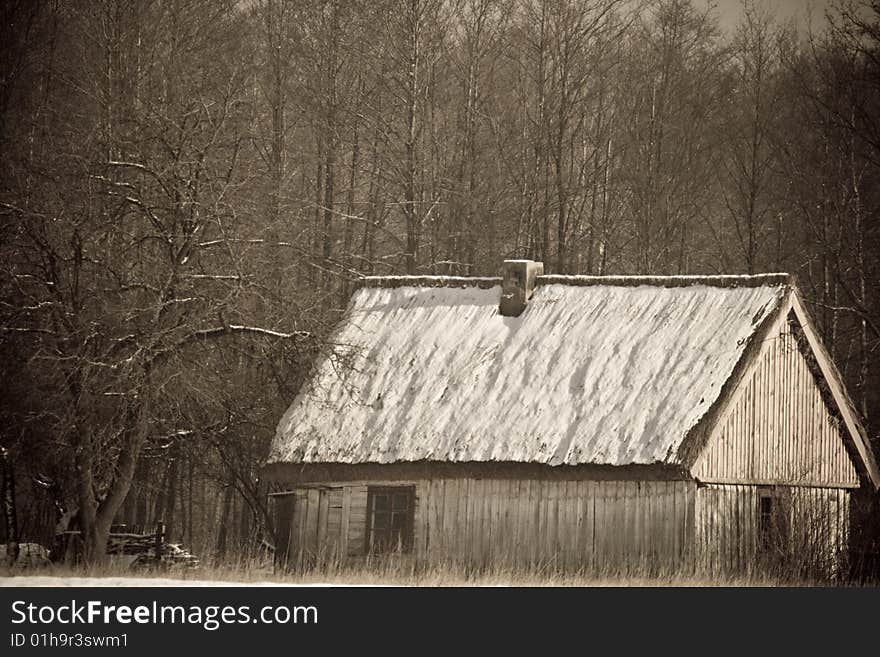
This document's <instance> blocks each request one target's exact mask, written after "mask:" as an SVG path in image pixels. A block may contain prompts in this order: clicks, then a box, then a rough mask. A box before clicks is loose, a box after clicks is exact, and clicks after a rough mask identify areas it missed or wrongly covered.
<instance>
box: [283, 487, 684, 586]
mask: <svg viewBox="0 0 880 657" xmlns="http://www.w3.org/2000/svg"><path fill="white" fill-rule="evenodd" d="M395 483H397V484H403V483H404V482H395ZM406 483H407V484H411V485H415V487H416V502H415V510H414V513H415V517H414V523H413V526H414V550H413V552H414V556H415V558H416V560H417V561H418V562H420V563H430V564H443V563H457V564H462V565H467V566H470V567H477V568H511V569H513V568H516V569H518V568H530V569H536V570H547V571H552V572H558V571H564V572H574V571H578V570H593V571H605V570H607V571H625V570H635V569H639V570H656V571H668V570H677V569H679V568H681V567H682V566H686V565H687V564H689V563H691V562H692V556H693V552H692V546H693V538H692V537H693V535H694V522H695V515H694V491H695V484H694V483H693V482H686V481H565V480H556V481H548V480H517V479H475V478H460V479H433V480H419V481H413V482H406ZM276 504H277V506H276V510H277V513H278V525H277V526H278V528H279V533H280V536H285V535H287V536H288V540H287V544H286V545H284V546H281V548H280V551H279V554H280V555H286V556H285V557H284V558H286V559H287V561H288V563H289V564H290V565H291V566H294V567H302V566H305V565H308V564H314V563H316V562H317V561H319V560H331V559H333V560H339V561H343V562H344V561H350V560H352V559H357V558H359V557H362V556H363V555H364V553H365V546H366V537H365V530H366V514H367V484H366V483H360V482H359V483H345V484H327V485H322V486H310V487H308V488H299V489H296V490H295V491H293V492H292V493H290V494H288V495H281V496H276ZM285 531H286V534H285ZM282 540H283V539H282Z"/></svg>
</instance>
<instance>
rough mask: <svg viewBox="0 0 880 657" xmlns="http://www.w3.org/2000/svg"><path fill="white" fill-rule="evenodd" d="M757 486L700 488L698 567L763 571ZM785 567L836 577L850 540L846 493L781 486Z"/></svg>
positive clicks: (740, 571)
mask: <svg viewBox="0 0 880 657" xmlns="http://www.w3.org/2000/svg"><path fill="white" fill-rule="evenodd" d="M762 488H763V487H761V486H744V485H716V484H709V485H706V486H700V487H699V488H698V489H697V494H696V536H695V540H696V546H695V554H696V564H697V567H698V569H699V570H701V571H703V572H709V573H719V572H721V573H724V572H726V573H737V574H745V573H749V572H752V571H753V570H757V569H758V568H760V567H761V555H760V554H759V544H760V536H759V531H760V530H759V513H760V506H759V498H760V495H761V493H762ZM783 488H784V491H783V492H784V496H785V499H786V500H787V502H786V509H785V515H786V524H787V532H786V534H787V541H786V545H785V548H784V551H785V554H784V555H781V556H783V558H784V559H785V566H786V567H787V568H792V569H795V570H796V571H798V572H810V571H812V572H822V573H824V574H834V573H835V572H836V571H837V569H838V568H839V565H840V559H841V557H842V555H843V554H844V553H845V552H846V549H847V541H848V531H849V529H848V518H849V494H850V493H849V491H848V490H846V489H843V488H818V487H801V486H792V487H783Z"/></svg>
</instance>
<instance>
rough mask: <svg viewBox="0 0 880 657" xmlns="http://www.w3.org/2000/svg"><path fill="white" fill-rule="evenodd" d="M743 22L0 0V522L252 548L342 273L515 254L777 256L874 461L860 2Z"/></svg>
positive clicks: (870, 17) (406, 5)
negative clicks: (1, 488)
mask: <svg viewBox="0 0 880 657" xmlns="http://www.w3.org/2000/svg"><path fill="white" fill-rule="evenodd" d="M771 6H772V3H766V2H758V1H749V0H747V1H746V2H744V5H743V11H742V18H741V21H740V23H739V24H738V25H737V26H736V27H735V28H734V29H732V30H727V31H722V30H721V28H720V26H719V21H718V15H717V12H716V11H715V10H714V9H713V8H711V7H709V8H706V7H704V6H703V5H702V4H697V3H695V2H692V1H690V0H644V1H633V0H568V1H564V0H252V1H248V2H242V1H236V0H101V1H95V2H85V1H83V2H62V1H60V0H2V2H0V7H2V8H0V30H2V33H0V51H2V55H0V153H2V158H0V290H2V291H0V345H2V346H0V353H2V358H0V364H2V379H3V384H2V388H0V389H2V393H0V394H2V405H0V448H2V456H3V459H2V461H3V473H4V475H3V476H4V481H6V482H10V481H13V482H14V483H15V493H16V496H17V500H16V503H15V504H8V503H7V504H6V505H5V509H6V512H5V514H4V516H5V517H6V528H5V531H10V529H9V528H11V527H12V526H13V524H15V525H16V526H17V528H18V534H19V536H20V538H21V540H31V541H36V542H42V543H44V544H47V545H48V544H50V543H51V540H52V535H53V533H54V532H55V529H56V526H58V524H59V523H62V525H63V523H64V522H65V521H66V519H69V518H70V517H72V515H73V514H74V513H75V514H76V517H77V522H78V524H79V526H80V527H81V528H82V530H83V535H84V537H85V539H86V541H85V543H86V556H87V558H88V560H90V561H96V560H99V559H100V558H101V555H102V552H103V549H104V548H103V545H104V544H106V538H107V534H108V532H109V531H110V528H111V526H112V525H113V524H119V523H125V524H126V525H128V526H129V527H141V528H149V527H151V526H152V525H154V524H155V523H156V522H157V521H158V520H162V521H164V523H165V524H166V525H167V528H168V532H169V535H170V536H171V537H172V538H173V539H174V540H178V541H182V542H184V543H185V544H186V545H187V546H188V547H189V548H190V549H192V550H193V551H194V552H195V553H197V554H198V555H200V556H201V557H202V558H203V559H208V560H210V559H214V560H216V561H217V562H223V561H236V560H240V559H247V558H249V557H250V556H252V555H254V554H256V553H257V552H258V551H259V550H260V549H261V546H264V545H265V544H266V543H268V544H271V543H272V540H273V539H272V526H271V519H270V517H269V514H268V513H267V503H266V497H265V494H264V493H265V491H264V490H263V487H262V485H261V482H260V479H259V473H260V465H261V462H262V460H263V459H264V458H265V455H266V453H267V451H268V445H269V441H270V440H271V437H272V435H273V432H274V428H275V424H276V422H277V421H278V419H279V418H280V416H281V413H282V412H283V411H284V409H285V408H286V406H287V405H288V404H289V403H290V401H291V399H292V398H293V395H294V394H295V392H296V390H297V388H298V386H299V384H300V383H301V381H302V380H303V377H304V375H305V374H306V373H307V372H308V370H309V366H310V363H311V362H312V361H313V360H314V358H315V357H316V355H318V354H319V353H321V352H322V351H324V350H328V349H331V348H332V345H331V344H329V342H328V338H327V336H328V334H329V329H330V328H331V327H332V325H333V323H334V322H335V321H336V320H337V319H338V317H339V314H340V313H341V312H342V310H343V309H344V308H345V305H346V303H347V298H348V295H349V293H350V290H351V283H352V281H353V280H355V279H356V278H357V277H358V276H360V275H363V274H453V275H494V274H497V273H498V271H499V265H500V262H501V260H502V259H504V258H511V257H527V258H532V259H535V260H542V261H543V262H544V263H545V267H546V270H547V271H548V272H551V273H582V274H713V273H755V272H765V271H788V272H791V273H794V274H796V275H797V277H798V284H799V286H800V289H801V291H802V293H803V295H804V296H805V298H806V299H807V300H808V302H809V303H810V310H811V312H812V313H813V316H814V318H815V320H816V322H817V325H818V327H819V328H820V330H821V332H822V335H823V338H824V340H825V344H826V346H827V347H828V349H829V351H830V352H831V354H832V356H833V358H834V360H835V361H836V363H837V365H838V366H839V368H840V369H841V371H842V372H843V373H844V376H845V378H846V380H847V382H848V385H849V390H850V392H851V394H852V396H853V401H854V403H855V405H856V406H857V407H858V410H859V411H860V412H861V414H862V415H863V417H864V418H865V421H866V425H867V427H868V431H869V434H870V436H871V437H872V440H873V443H874V446H875V448H877V447H880V442H878V436H880V385H878V384H880V299H878V295H877V294H876V289H877V285H878V284H880V225H878V221H877V216H878V211H880V184H878V183H880V2H878V0H870V1H862V2H854V3H840V4H838V5H836V6H834V7H833V8H832V9H831V10H829V11H828V13H827V15H826V16H824V17H822V20H821V21H816V22H814V24H813V25H814V27H813V28H811V29H807V30H804V29H798V28H796V27H795V26H794V25H792V24H786V23H783V22H780V21H778V20H776V19H775V18H774V16H773V14H772V12H771V11H770V7H771ZM816 25H821V27H816ZM6 488H9V487H8V486H7V487H6ZM13 510H14V511H16V513H12V511H13Z"/></svg>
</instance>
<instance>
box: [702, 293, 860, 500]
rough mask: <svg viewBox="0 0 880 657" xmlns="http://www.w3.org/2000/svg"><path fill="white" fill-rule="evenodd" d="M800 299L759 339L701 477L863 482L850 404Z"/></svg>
mask: <svg viewBox="0 0 880 657" xmlns="http://www.w3.org/2000/svg"><path fill="white" fill-rule="evenodd" d="M795 304H797V300H796V299H795V295H794V294H791V295H790V296H789V299H788V300H787V301H786V302H785V303H784V304H783V305H782V308H781V309H780V312H779V314H778V316H777V317H776V318H775V320H774V324H773V325H772V326H771V327H770V330H769V331H768V332H767V333H766V334H765V337H764V339H763V340H762V341H761V343H760V344H759V345H757V346H758V349H756V350H755V352H754V355H753V356H752V359H751V362H750V366H749V367H748V369H747V370H746V371H745V373H744V376H743V377H742V379H741V380H740V381H739V382H738V384H737V386H736V388H735V389H734V390H733V392H732V395H731V396H730V397H729V398H728V400H727V404H726V407H725V408H724V410H723V411H722V413H721V414H720V415H719V416H718V420H717V422H715V424H714V426H713V427H712V429H711V430H710V433H709V437H708V440H707V442H706V444H705V447H704V448H703V450H702V451H701V453H700V455H699V456H698V457H697V459H696V460H695V462H694V465H693V467H692V468H691V472H692V474H693V475H694V477H695V478H696V479H697V480H699V481H704V482H710V483H733V484H787V485H796V486H797V485H799V486H829V487H845V488H855V487H858V486H859V483H860V480H859V474H858V471H857V468H856V465H855V464H856V463H860V462H861V457H860V450H859V449H858V448H857V445H856V444H855V443H856V442H857V441H856V440H854V439H853V437H852V435H851V433H850V429H849V427H848V423H847V421H846V419H845V418H844V413H845V412H847V411H850V409H848V408H847V409H846V411H844V412H842V411H841V408H840V406H839V404H838V403H837V400H836V394H835V393H834V391H833V390H832V388H831V387H830V386H829V385H828V381H827V380H826V372H825V370H826V367H825V366H823V365H822V364H820V362H819V360H818V358H817V355H816V354H815V353H814V350H813V348H812V345H811V340H810V339H808V337H807V334H806V331H808V330H809V331H811V329H810V327H808V326H805V324H806V323H807V322H808V321H809V320H808V318H806V317H805V316H804V315H802V314H801V313H800V312H798V309H797V308H796V307H795ZM811 337H812V338H813V339H814V336H812V335H811ZM859 438H860V437H859ZM868 460H869V461H870V460H871V459H868ZM867 469H868V470H870V467H868V468H867Z"/></svg>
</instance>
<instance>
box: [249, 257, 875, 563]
mask: <svg viewBox="0 0 880 657" xmlns="http://www.w3.org/2000/svg"><path fill="white" fill-rule="evenodd" d="M332 342H333V344H334V345H335V347H334V349H333V351H332V353H328V354H327V355H326V357H324V358H323V360H322V361H321V362H319V363H318V364H317V365H316V369H315V372H314V374H313V376H312V377H311V379H310V380H309V381H308V382H307V383H306V384H305V385H304V386H303V388H302V389H301V391H300V392H299V394H298V396H297V397H296V399H295V400H294V401H293V403H292V405H291V406H290V408H289V410H288V411H287V413H286V414H285V415H284V417H283V418H282V419H281V421H280V423H279V425H278V429H277V434H276V437H275V439H274V442H273V445H272V449H271V455H270V458H269V462H268V464H267V466H266V469H265V475H266V478H267V479H268V480H269V481H270V482H271V490H272V491H273V492H272V498H273V501H274V504H275V512H276V514H277V515H276V517H277V531H278V536H279V540H278V545H277V555H278V558H279V560H280V562H281V563H284V564H287V565H288V566H292V567H300V566H303V565H306V564H310V563H315V561H316V560H317V561H320V560H325V559H331V560H338V561H341V562H353V561H357V560H363V559H383V558H385V557H384V556H383V555H392V554H393V555H397V556H396V557H395V556H390V557H388V558H401V559H408V560H413V562H414V563H416V564H438V563H447V562H456V563H461V564H467V565H469V566H476V567H485V566H488V567H531V568H552V569H565V570H575V569H600V570H601V569H613V570H617V569H628V568H647V569H650V570H654V571H658V570H659V571H670V570H677V569H680V568H693V567H698V568H710V569H719V568H724V569H734V570H746V569H750V568H753V567H755V566H757V565H759V564H761V563H765V562H768V561H772V560H776V559H798V560H809V561H810V563H812V564H814V565H818V566H820V567H822V568H828V569H832V570H833V569H834V568H836V567H838V564H839V560H840V558H841V556H842V555H843V554H845V550H846V546H847V536H848V525H849V518H850V510H849V509H850V500H851V494H852V493H853V491H854V489H857V488H859V487H860V486H865V487H876V486H877V485H878V483H880V474H878V469H877V465H876V463H875V459H874V455H873V454H872V452H871V448H870V445H869V442H868V441H867V439H866V435H865V431H864V429H863V427H862V426H861V424H860V421H859V418H858V416H857V413H856V412H855V411H854V407H853V405H852V403H851V402H850V400H849V398H848V397H847V393H846V391H845V389H844V385H843V383H842V380H841V377H840V374H839V372H838V371H837V370H836V369H835V366H834V364H833V363H832V362H831V360H830V358H829V356H828V354H827V353H826V352H825V350H824V349H823V347H822V345H821V344H820V341H819V339H818V337H817V334H816V331H815V330H814V328H813V327H812V325H811V321H810V319H809V317H808V315H807V313H806V311H805V309H804V305H803V302H802V300H801V298H800V297H799V294H798V291H797V288H796V286H795V284H794V282H793V280H792V279H791V278H790V277H789V276H788V275H785V274H767V275H759V276H712V277H690V276H674V277H626V276H624V277H592V276H549V275H547V276H545V275H543V267H542V265H541V264H540V263H535V262H531V261H526V260H517V261H507V262H505V263H504V268H503V272H502V276H501V277H499V278H456V277H445V278H444V277H438V278H435V277H381V278H380V277H373V278H366V279H364V280H363V281H362V283H361V285H360V286H359V288H358V289H357V290H356V292H355V293H354V295H353V297H352V299H351V301H350V305H349V307H348V309H347V311H346V314H345V317H344V319H343V321H342V322H341V325H340V326H339V328H338V330H337V331H336V333H335V334H334V336H333V338H332Z"/></svg>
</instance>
